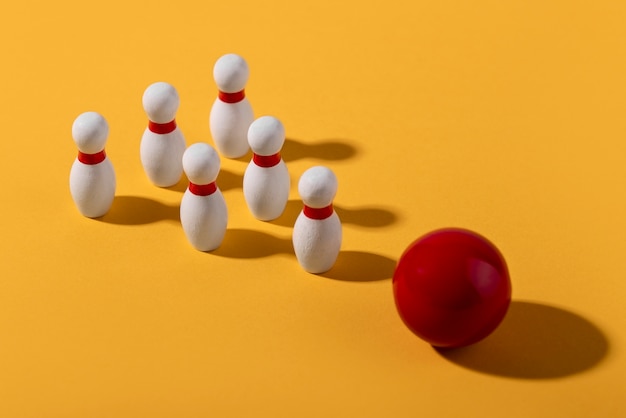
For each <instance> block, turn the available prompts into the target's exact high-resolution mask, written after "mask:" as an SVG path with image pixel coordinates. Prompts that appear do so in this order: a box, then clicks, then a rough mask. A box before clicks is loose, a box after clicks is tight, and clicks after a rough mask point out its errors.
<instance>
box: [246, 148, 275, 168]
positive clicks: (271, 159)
mask: <svg viewBox="0 0 626 418" xmlns="http://www.w3.org/2000/svg"><path fill="white" fill-rule="evenodd" d="M252 161H254V164H256V165H258V166H259V167H263V168H268V167H274V166H275V165H277V164H278V163H279V162H280V152H277V153H276V154H272V155H259V154H256V153H254V154H252Z"/></svg>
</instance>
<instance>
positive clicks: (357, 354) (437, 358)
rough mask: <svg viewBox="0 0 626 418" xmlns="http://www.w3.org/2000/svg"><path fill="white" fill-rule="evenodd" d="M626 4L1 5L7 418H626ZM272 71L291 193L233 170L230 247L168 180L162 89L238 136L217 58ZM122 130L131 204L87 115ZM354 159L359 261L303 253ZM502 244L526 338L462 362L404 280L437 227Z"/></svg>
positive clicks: (352, 221) (199, 118) (189, 113)
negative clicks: (80, 185)
mask: <svg viewBox="0 0 626 418" xmlns="http://www.w3.org/2000/svg"><path fill="white" fill-rule="evenodd" d="M625 21H626V3H624V2H623V1H620V0H615V1H601V0H600V1H593V2H592V1H587V2H577V1H553V2H546V1H431V2H414V1H408V0H407V1H404V2H401V1H389V2H380V3H378V4H374V3H372V2H357V1H351V2H343V3H342V2H334V1H327V0H323V1H318V2H294V1H286V0H284V1H273V0H270V1H264V2H260V1H241V2H227V1H223V2H209V1H200V0H198V1H183V0H181V1H177V2H164V1H163V2H156V1H152V2H148V1H137V2H133V1H124V2H122V1H111V2H84V1H80V2H79V1H60V2H57V3H55V2H47V3H46V2H36V1H26V0H25V1H19V2H18V1H13V2H11V3H10V4H8V5H4V6H3V10H2V13H1V14H0V36H1V39H2V41H0V42H1V43H2V65H1V67H0V76H1V77H0V100H1V102H2V109H1V110H2V111H1V115H2V126H3V129H2V131H3V134H2V137H3V138H2V140H1V141H0V156H1V159H2V163H1V164H0V175H1V178H2V180H3V188H2V217H1V221H0V222H1V224H0V230H1V231H2V232H1V234H2V235H1V236H2V239H1V240H0V260H1V272H2V273H1V279H0V416H1V417H3V418H22V417H23V418H27V417H118V418H119V417H152V418H157V417H200V416H251V417H257V416H268V417H279V416H285V417H298V416H316V417H319V416H337V417H365V416H379V417H382V416H389V417H415V416H424V417H428V416H443V417H447V416H449V417H458V416H468V417H485V416H489V417H503V416H514V417H517V416H519V417H530V416H533V417H542V416H545V417H587V416H589V417H590V416H593V417H617V416H626V407H625V402H626V401H625V400H624V396H623V395H624V377H625V376H626V360H625V358H624V345H625V344H626V335H625V332H624V328H625V325H626V309H625V306H626V304H624V298H625V297H626V280H625V278H626V265H625V263H624V260H625V257H624V254H625V252H626V240H625V239H624V236H625V234H626V221H625V219H626V216H625V214H626V198H625V197H624V196H625V193H626V188H625V187H624V186H625V184H624V179H625V178H626V164H625V162H626V140H625V138H626V117H625V116H624V115H625V112H626V99H625V98H626V82H625V80H626V54H625V48H626V25H624V22H625ZM228 52H236V53H239V54H241V55H243V56H244V57H245V58H246V59H247V61H248V63H249V66H250V69H251V78H250V82H249V84H248V87H247V95H248V97H249V99H250V101H251V103H252V104H253V106H254V109H255V113H256V115H263V114H272V115H275V116H277V117H279V118H280V119H281V120H282V121H283V122H284V124H285V127H286V130H287V135H288V138H289V139H288V141H287V143H286V145H285V148H284V153H283V154H284V157H285V160H286V161H287V163H288V167H289V170H290V173H291V177H292V189H291V196H290V202H289V205H288V208H287V211H286V213H285V214H284V215H283V216H282V217H281V218H280V219H278V220H277V221H274V222H269V223H263V222H258V221H255V220H254V219H253V218H252V216H251V215H250V214H249V213H248V210H247V208H246V206H245V203H244V200H243V195H242V190H241V180H242V175H243V172H244V170H245V167H246V164H247V159H246V158H242V159H240V160H227V159H223V160H222V167H223V172H222V174H221V175H220V177H219V179H218V183H219V185H220V186H221V188H222V189H223V191H224V195H225V198H226V201H227V204H228V207H229V211H230V221H229V230H228V232H227V235H226V240H225V242H224V244H223V246H222V247H221V248H220V249H219V250H217V251H216V252H215V253H201V252H198V251H195V250H194V249H192V248H191V246H190V245H189V244H188V243H187V241H186V240H185V237H184V235H183V231H182V229H181V227H180V224H179V220H178V205H179V202H180V199H181V196H182V192H183V190H184V188H185V183H184V181H181V183H180V184H179V185H178V186H176V187H173V188H171V189H159V188H156V187H153V186H152V185H150V184H149V182H148V180H147V178H146V176H145V174H144V173H143V171H142V167H141V164H140V161H139V155H138V152H139V140H140V138H141V134H142V132H143V129H144V128H145V126H146V123H147V120H146V116H145V114H144V112H143V109H142V107H141V95H142V93H143V90H144V89H145V88H146V87H147V86H148V85H149V84H150V83H152V82H154V81H159V80H163V81H168V82H170V83H172V84H173V85H175V86H176V88H177V89H178V91H179V94H180V97H181V107H180V111H179V114H178V118H177V120H178V123H179V126H180V127H181V128H182V130H183V132H184V134H185V135H186V138H187V142H188V143H192V142H198V141H205V142H209V143H211V144H212V143H213V141H212V139H211V137H210V133H209V127H208V116H209V110H210V106H211V103H212V102H213V100H214V98H215V94H216V87H215V85H214V82H213V80H212V67H213V63H214V62H215V60H216V59H217V58H218V57H219V56H220V55H222V54H224V53H228ZM87 110H95V111H98V112H100V113H102V114H103V115H104V116H105V117H106V118H107V120H108V122H109V124H110V136H109V142H108V145H107V148H106V149H107V153H108V155H109V157H110V159H111V161H112V162H113V164H114V167H115V169H116V173H117V177H118V187H117V195H116V199H115V202H114V204H113V208H112V209H111V212H110V213H109V214H108V215H106V216H105V217H104V218H102V219H100V220H91V219H86V218H83V217H82V216H80V215H79V214H78V211H77V210H76V208H75V207H74V205H73V202H72V200H71V197H70V194H69V187H68V174H69V169H70V166H71V164H72V162H73V160H74V158H75V155H76V148H75V146H74V143H73V141H72V139H71V125H72V122H73V120H74V118H75V117H76V116H77V115H78V114H80V113H82V112H84V111H87ZM317 164H324V165H327V166H329V167H330V168H332V169H333V170H334V171H335V173H336V174H337V176H338V178H339V182H340V188H339V192H338V194H337V198H336V202H335V203H336V206H337V210H338V213H339V215H340V217H341V218H342V220H343V222H344V242H343V247H342V253H341V255H340V257H339V260H338V264H337V265H336V267H335V268H334V269H333V270H331V271H330V272H329V273H328V274H324V275H320V276H317V275H311V274H307V273H305V272H304V271H303V270H302V269H301V268H300V267H299V265H298V264H297V262H296V260H295V257H294V255H293V251H292V247H291V241H290V240H291V226H292V224H293V221H294V220H295V217H296V215H297V212H298V211H299V209H300V203H299V201H298V195H297V189H296V185H297V180H298V178H299V177H300V175H301V174H302V173H303V172H304V171H305V170H306V169H307V168H308V167H310V166H312V165H317ZM445 226H459V227H465V228H469V229H473V230H476V231H477V232H480V233H481V234H483V235H485V236H487V237H489V238H490V239H491V240H492V241H493V242H494V243H495V244H496V245H497V246H498V247H499V248H500V249H501V251H502V252H503V254H504V255H505V257H506V259H507V261H508V264H509V269H510V272H511V276H512V281H513V297H514V302H513V304H512V307H511V310H510V313H509V315H508V317H507V318H506V320H505V321H504V323H503V324H502V326H501V328H499V330H498V331H497V332H496V333H495V334H494V335H492V336H491V337H490V338H489V339H487V340H485V341H484V342H482V343H480V344H478V345H476V346H473V347H470V348H468V349H466V350H462V351H459V352H453V353H439V352H437V351H436V350H433V349H432V348H431V347H430V346H429V345H427V344H426V343H424V342H422V341H421V340H419V339H418V338H417V337H415V336H414V335H413V334H411V332H410V331H409V330H408V329H407V328H405V326H404V325H403V324H402V322H401V321H400V319H399V317H398V316H397V314H396V311H395V307H394V302H393V297H392V291H391V280H390V277H391V275H392V273H393V268H394V265H395V261H396V260H397V258H398V257H399V256H400V254H401V253H402V251H403V250H404V248H405V247H406V246H407V245H408V244H409V243H410V242H411V241H413V240H414V239H415V238H417V237H418V236H420V235H422V234H424V233H426V232H427V231H429V230H431V229H435V228H440V227H445Z"/></svg>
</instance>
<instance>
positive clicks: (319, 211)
mask: <svg viewBox="0 0 626 418" xmlns="http://www.w3.org/2000/svg"><path fill="white" fill-rule="evenodd" d="M303 212H304V216H306V217H307V218H311V219H316V220H322V219H326V218H328V217H329V216H330V215H332V214H333V204H332V203H331V204H330V205H328V206H326V207H323V208H312V207H310V206H307V205H304V209H303Z"/></svg>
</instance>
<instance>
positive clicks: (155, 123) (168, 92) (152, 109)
mask: <svg viewBox="0 0 626 418" xmlns="http://www.w3.org/2000/svg"><path fill="white" fill-rule="evenodd" d="M142 101H143V108H144V110H145V111H146V114H147V115H148V119H149V121H148V127H147V128H146V130H145V131H144V133H143V137H142V138H141V146H140V150H139V153H140V155H141V163H142V165H143V168H144V170H145V172H146V174H147V175H148V178H149V179H150V181H151V182H152V183H154V184H155V185H156V186H159V187H169V186H173V185H175V184H176V183H178V181H179V180H180V177H181V176H182V174H183V164H182V157H183V153H184V152H185V147H186V144H185V137H184V136H183V133H182V132H181V130H180V128H179V127H178V126H176V119H175V118H176V111H177V110H178V105H179V104H180V99H179V98H178V93H177V92H176V89H175V88H174V87H173V86H171V85H170V84H167V83H164V82H158V83H154V84H152V85H150V86H149V87H148V88H147V89H146V91H145V92H144V94H143V100H142Z"/></svg>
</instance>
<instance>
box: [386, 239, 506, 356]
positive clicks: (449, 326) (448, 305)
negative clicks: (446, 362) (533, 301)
mask: <svg viewBox="0 0 626 418" xmlns="http://www.w3.org/2000/svg"><path fill="white" fill-rule="evenodd" d="M393 294H394V298H395V301H396V308H397V309H398V313H399V314H400V317H401V318H402V320H403V321H404V323H405V324H406V326H407V327H409V329H410V330H411V331H413V332H414V333H415V334H416V335H417V336H418V337H420V338H422V339H423V340H425V341H427V342H428V343H430V344H432V345H433V346H435V347H450V348H452V347H462V346H465V345H469V344H473V343H475V342H477V341H480V340H482V339H483V338H485V337H486V336H488V335H489V334H491V333H492V332H493V331H494V330H495V329H496V328H497V327H498V325H499V324H500V322H502V319H504V316H505V315H506V312H507V310H508V308H509V304H510V302H511V280H510V278H509V273H508V269H507V266H506V262H505V261H504V258H503V257H502V254H500V251H498V249H497V248H496V247H495V246H494V245H493V244H492V243H491V242H489V240H487V239H486V238H484V237H482V236H481V235H479V234H477V233H475V232H472V231H468V230H464V229H456V228H448V229H440V230H437V231H433V232H430V233H428V234H426V235H424V236H423V237H421V238H418V239H417V240H416V241H414V242H413V243H412V244H411V245H410V246H409V247H408V248H407V249H406V250H405V252H404V254H402V256H401V257H400V260H399V261H398V265H397V266H396V270H395V272H394V275H393Z"/></svg>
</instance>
